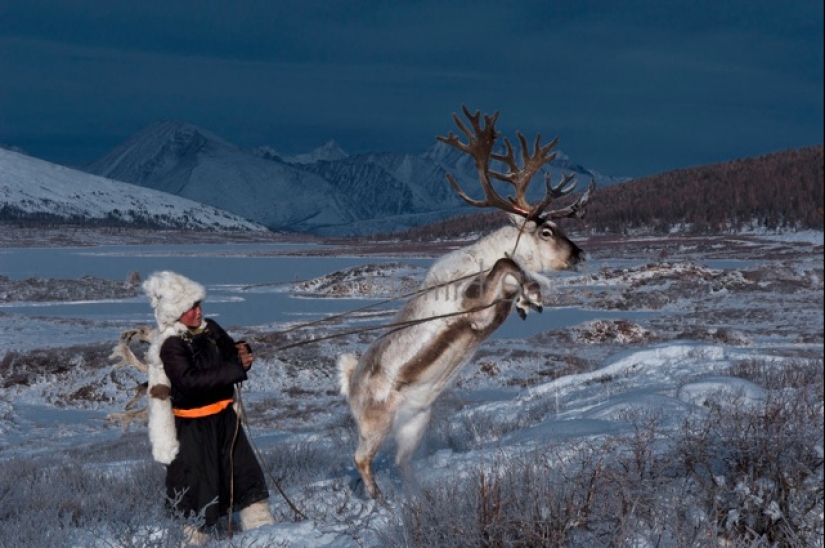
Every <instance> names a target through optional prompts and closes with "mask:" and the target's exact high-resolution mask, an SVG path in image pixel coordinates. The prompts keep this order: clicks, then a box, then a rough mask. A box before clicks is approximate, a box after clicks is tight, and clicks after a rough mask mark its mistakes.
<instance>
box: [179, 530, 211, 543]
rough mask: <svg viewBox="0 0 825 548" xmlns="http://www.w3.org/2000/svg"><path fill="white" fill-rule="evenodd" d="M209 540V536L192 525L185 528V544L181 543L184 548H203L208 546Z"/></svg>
mask: <svg viewBox="0 0 825 548" xmlns="http://www.w3.org/2000/svg"><path fill="white" fill-rule="evenodd" d="M207 540H209V535H207V534H206V533H204V532H203V531H201V530H200V529H198V528H197V527H193V526H191V525H184V526H183V542H181V547H182V548H186V547H187V546H203V545H204V544H206V541H207Z"/></svg>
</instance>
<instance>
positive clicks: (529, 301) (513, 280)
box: [464, 258, 543, 325]
mask: <svg viewBox="0 0 825 548" xmlns="http://www.w3.org/2000/svg"><path fill="white" fill-rule="evenodd" d="M464 297H465V300H466V302H465V306H466V307H468V308H470V307H473V306H483V305H485V304H489V303H493V302H494V301H496V300H499V299H500V300H504V301H510V302H512V301H513V300H515V307H516V312H518V315H519V316H520V317H521V319H524V318H526V317H527V313H528V312H529V311H530V309H531V308H532V309H534V310H536V311H537V312H541V311H542V310H543V306H542V296H541V287H540V286H539V284H538V282H536V281H535V280H533V279H532V278H530V277H529V276H528V275H527V274H526V273H525V272H524V271H523V270H522V269H521V267H520V266H519V265H518V264H517V263H516V262H515V261H513V260H512V259H509V258H504V259H499V260H498V261H496V263H495V264H494V265H493V268H491V269H490V273H489V274H487V276H479V277H478V278H476V279H475V280H473V282H472V283H471V284H470V285H469V286H468V287H467V289H466V290H465V292H464ZM496 309H499V307H496ZM503 310H504V309H501V310H499V312H498V313H497V314H496V316H497V317H496V318H495V319H494V320H493V323H497V324H498V325H500V324H501V323H502V322H503V321H504V318H501V317H500V315H501V313H502V311H503ZM509 310H510V309H509V307H508V308H506V312H509Z"/></svg>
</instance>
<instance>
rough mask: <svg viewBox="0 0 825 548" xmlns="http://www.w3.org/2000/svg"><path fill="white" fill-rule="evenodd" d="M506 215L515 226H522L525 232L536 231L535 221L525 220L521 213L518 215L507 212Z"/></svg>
mask: <svg viewBox="0 0 825 548" xmlns="http://www.w3.org/2000/svg"><path fill="white" fill-rule="evenodd" d="M507 216H508V217H510V222H511V223H513V224H514V225H515V226H516V228H518V229H521V227H522V226H524V231H525V232H535V231H536V222H535V221H527V220H525V218H524V216H523V215H519V214H517V213H507Z"/></svg>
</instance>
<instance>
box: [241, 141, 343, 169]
mask: <svg viewBox="0 0 825 548" xmlns="http://www.w3.org/2000/svg"><path fill="white" fill-rule="evenodd" d="M252 154H255V155H257V156H261V157H263V158H266V159H268V160H273V159H277V160H283V161H284V162H286V163H288V164H314V163H316V162H322V161H323V162H334V161H336V160H343V159H344V158H346V157H347V156H349V155H348V154H347V153H346V152H344V150H343V149H342V148H341V147H340V146H338V143H336V142H335V141H334V140H330V141H327V142H326V143H325V144H324V145H322V146H320V147H318V148H316V149H315V150H312V151H310V152H305V153H303V154H293V155H291V156H286V155H283V154H279V153H278V152H277V151H276V150H275V149H274V148H272V147H269V146H262V147H257V148H253V149H252Z"/></svg>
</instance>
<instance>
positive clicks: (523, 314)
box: [516, 308, 527, 320]
mask: <svg viewBox="0 0 825 548" xmlns="http://www.w3.org/2000/svg"><path fill="white" fill-rule="evenodd" d="M516 312H518V317H519V318H521V319H522V320H526V319H527V311H526V310H524V309H523V308H516Z"/></svg>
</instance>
